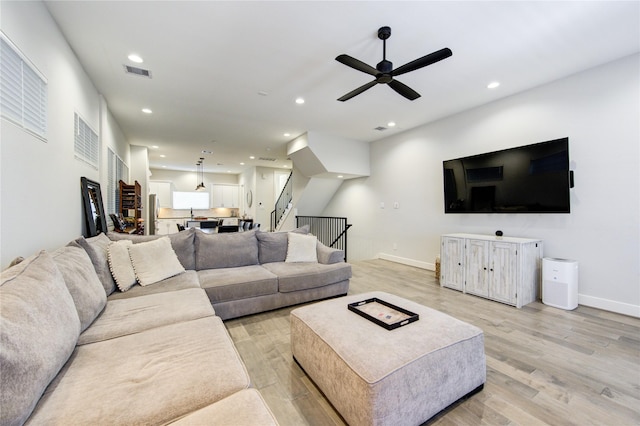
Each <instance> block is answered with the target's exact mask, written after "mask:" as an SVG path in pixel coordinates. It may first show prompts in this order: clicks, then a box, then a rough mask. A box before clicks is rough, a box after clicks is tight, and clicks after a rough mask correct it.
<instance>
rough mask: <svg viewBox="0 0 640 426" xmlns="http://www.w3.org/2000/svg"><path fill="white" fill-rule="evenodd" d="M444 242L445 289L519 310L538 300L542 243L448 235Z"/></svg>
mask: <svg viewBox="0 0 640 426" xmlns="http://www.w3.org/2000/svg"><path fill="white" fill-rule="evenodd" d="M441 241H442V243H441V244H442V245H441V250H442V251H441V254H440V256H441V271H440V274H441V276H440V282H441V285H442V286H443V287H448V288H452V289H455V290H459V291H462V292H464V293H469V294H474V295H476V296H480V297H484V298H487V299H491V300H495V301H498V302H502V303H506V304H509V305H514V306H516V307H518V308H520V307H522V306H524V305H526V304H527V303H531V302H533V301H535V300H536V299H537V298H538V294H539V287H540V268H541V261H542V248H543V244H542V241H541V240H537V239H529V238H513V237H493V236H488V235H475V234H447V235H443V236H442V239H441Z"/></svg>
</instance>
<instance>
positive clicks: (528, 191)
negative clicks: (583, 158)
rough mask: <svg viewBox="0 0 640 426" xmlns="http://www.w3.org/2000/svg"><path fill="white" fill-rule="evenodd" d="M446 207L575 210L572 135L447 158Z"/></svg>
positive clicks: (463, 209)
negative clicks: (570, 192) (571, 202)
mask: <svg viewBox="0 0 640 426" xmlns="http://www.w3.org/2000/svg"><path fill="white" fill-rule="evenodd" d="M442 169H443V178H444V212H445V213H570V211H571V209H570V201H569V198H570V197H569V189H570V188H572V187H573V173H572V172H571V171H570V170H569V138H561V139H555V140H551V141H546V142H540V143H535V144H531V145H525V146H519V147H516V148H510V149H504V150H500V151H494V152H488V153H484V154H479V155H473V156H469V157H463V158H456V159H453V160H447V161H443V162H442Z"/></svg>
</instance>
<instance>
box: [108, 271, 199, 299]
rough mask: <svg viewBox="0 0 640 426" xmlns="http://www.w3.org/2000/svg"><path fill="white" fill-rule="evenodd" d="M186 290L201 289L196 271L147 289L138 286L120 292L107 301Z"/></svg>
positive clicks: (186, 272)
mask: <svg viewBox="0 0 640 426" xmlns="http://www.w3.org/2000/svg"><path fill="white" fill-rule="evenodd" d="M186 288H200V281H198V275H197V273H196V271H185V272H183V273H182V274H179V275H176V276H174V277H170V278H167V279H166V280H162V281H160V282H158V283H155V284H153V285H148V286H145V287H143V286H141V285H139V284H136V285H134V286H133V287H131V288H130V289H129V290H127V291H126V292H124V293H123V292H120V291H116V292H115V293H112V294H111V295H110V296H109V297H108V298H107V300H118V299H129V298H132V297H138V296H144V295H147V294H157V293H165V292H171V291H176V290H183V289H186Z"/></svg>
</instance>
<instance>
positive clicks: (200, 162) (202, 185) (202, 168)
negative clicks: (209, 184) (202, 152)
mask: <svg viewBox="0 0 640 426" xmlns="http://www.w3.org/2000/svg"><path fill="white" fill-rule="evenodd" d="M198 164H199V165H200V174H201V176H202V178H201V180H200V184H199V185H198V186H197V187H196V191H204V190H205V189H207V188H206V187H205V186H204V158H203V157H200V161H199V162H198Z"/></svg>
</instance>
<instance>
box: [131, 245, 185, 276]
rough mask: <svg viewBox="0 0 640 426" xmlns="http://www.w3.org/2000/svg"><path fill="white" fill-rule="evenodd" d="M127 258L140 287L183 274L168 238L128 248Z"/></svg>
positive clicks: (182, 268)
mask: <svg viewBox="0 0 640 426" xmlns="http://www.w3.org/2000/svg"><path fill="white" fill-rule="evenodd" d="M129 257H130V258H131V264H132V265H133V270H134V271H135V273H136V278H137V279H138V283H140V285H142V286H145V285H150V284H154V283H157V282H158V281H162V280H164V279H165V278H169V277H172V276H174V275H178V274H180V273H182V272H184V267H183V266H182V264H181V263H180V261H179V260H178V256H176V252H175V251H173V248H172V247H171V242H170V241H169V238H168V237H162V238H158V239H157V240H154V241H149V242H147V243H139V244H133V245H131V246H129Z"/></svg>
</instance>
